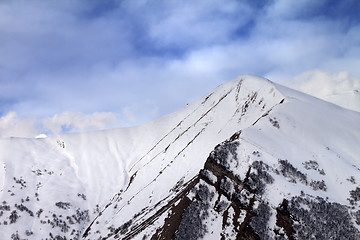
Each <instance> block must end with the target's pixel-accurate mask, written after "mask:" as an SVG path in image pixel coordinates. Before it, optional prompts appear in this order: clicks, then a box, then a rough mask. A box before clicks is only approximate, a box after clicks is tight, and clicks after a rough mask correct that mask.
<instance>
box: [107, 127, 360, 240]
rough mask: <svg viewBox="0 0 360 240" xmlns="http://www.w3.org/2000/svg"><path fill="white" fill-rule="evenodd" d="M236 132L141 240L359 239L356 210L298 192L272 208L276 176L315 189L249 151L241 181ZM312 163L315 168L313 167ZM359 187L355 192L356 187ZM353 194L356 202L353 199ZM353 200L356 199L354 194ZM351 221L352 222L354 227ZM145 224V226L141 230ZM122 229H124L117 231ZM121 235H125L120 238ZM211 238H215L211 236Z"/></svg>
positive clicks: (281, 164) (131, 229)
mask: <svg viewBox="0 0 360 240" xmlns="http://www.w3.org/2000/svg"><path fill="white" fill-rule="evenodd" d="M239 136H240V133H236V134H234V135H233V137H232V138H231V140H229V141H226V142H224V143H222V144H220V145H218V146H217V147H216V148H215V149H214V151H212V152H211V154H210V155H209V157H208V159H207V160H206V162H205V165H204V168H203V169H201V170H200V172H199V174H198V175H197V176H196V177H195V178H194V179H193V180H192V181H190V182H188V183H184V184H183V185H181V186H178V188H179V189H181V190H179V191H178V192H179V194H178V195H176V196H175V198H174V199H172V200H170V201H169V202H170V203H171V204H168V205H167V206H166V209H163V210H162V211H161V212H157V213H156V215H154V216H152V217H154V218H159V217H161V214H163V213H168V214H167V216H166V218H165V220H164V224H163V225H162V226H161V227H159V228H158V229H157V231H156V232H154V233H153V234H152V235H143V239H181V240H182V239H186V240H195V239H211V238H212V234H213V233H214V231H216V230H219V229H221V230H220V236H219V237H220V238H219V239H244V240H245V239H324V240H325V239H354V240H356V239H359V238H360V231H359V230H358V225H359V222H357V223H356V221H359V220H358V219H357V218H358V217H359V212H354V211H352V209H351V207H349V206H347V205H341V204H339V203H332V202H330V201H328V200H327V199H323V198H321V197H317V196H311V195H305V194H303V193H302V194H301V195H299V196H291V197H289V198H284V199H283V200H282V202H281V203H280V204H279V205H277V206H273V205H271V203H270V202H269V200H268V198H267V196H266V195H264V193H265V192H266V190H267V188H271V187H272V184H274V177H281V178H285V179H286V181H288V182H289V183H297V182H300V183H302V184H304V185H306V186H308V187H309V188H312V189H313V190H314V191H318V190H320V191H326V188H325V187H314V186H315V185H314V184H311V183H312V182H314V181H309V180H308V179H307V176H306V174H304V173H302V172H301V171H299V170H298V169H296V168H295V167H294V166H293V165H292V164H291V163H289V162H288V161H286V160H278V165H277V168H274V167H270V166H269V165H267V164H265V163H264V162H262V161H261V160H260V159H261V153H260V152H259V151H255V152H253V153H252V155H253V156H255V157H256V158H260V159H259V160H257V161H253V162H252V164H251V165H250V166H249V167H248V169H247V172H246V175H245V178H243V179H241V177H240V176H239V175H237V173H236V172H237V171H236V170H237V168H236V167H235V168H234V167H233V166H239V167H241V166H240V165H241V162H242V161H243V159H239V157H238V155H237V151H238V148H240V147H241V144H240V142H239V140H238V138H239ZM313 165H316V164H314V163H313ZM357 189H358V188H357ZM355 192H356V191H353V192H352V194H351V196H354V197H353V198H354V201H356V200H357V197H355V195H356V194H355ZM356 196H357V195H356ZM354 219H355V223H354ZM147 224H148V223H145V222H144V223H142V224H140V225H131V223H130V224H129V226H128V228H127V229H126V230H125V231H122V232H120V234H118V233H119V231H114V235H109V236H108V237H110V238H114V239H131V238H132V237H135V236H137V235H141V233H142V230H145V226H146V225H147ZM140 226H143V227H140ZM121 229H122V230H123V227H121ZM121 234H124V235H121ZM213 239H215V238H213Z"/></svg>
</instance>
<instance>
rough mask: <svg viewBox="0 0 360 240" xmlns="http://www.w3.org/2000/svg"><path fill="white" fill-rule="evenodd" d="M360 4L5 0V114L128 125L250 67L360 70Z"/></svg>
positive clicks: (280, 76)
mask: <svg viewBox="0 0 360 240" xmlns="http://www.w3.org/2000/svg"><path fill="white" fill-rule="evenodd" d="M358 5H359V4H357V5H356V4H355V1H351V0H346V1H345V0H344V1H335V2H332V3H331V5H329V4H328V3H327V1H309V0H306V1H305V0H300V1H286V0H275V1H268V2H266V3H264V2H262V1H236V0H225V1H221V2H219V1H216V0H210V1H209V0H201V1H190V0H186V1H165V0H159V1H147V0H139V1H126V0H125V1H116V0H111V1H106V3H104V2H103V1H96V0H95V1H88V2H87V3H86V4H84V3H83V2H80V1H71V0H63V1H56V0H49V1H40V0H34V1H25V0H14V1H2V2H0V16H1V21H0V36H1V38H0V56H1V58H0V116H1V115H5V114H7V113H8V112H9V111H15V112H17V113H18V114H19V115H21V116H27V117H28V118H31V117H33V118H36V119H46V118H52V117H54V116H55V115H56V114H58V115H61V114H59V113H64V112H79V113H82V114H84V115H91V114H92V113H94V112H111V113H114V114H115V115H117V116H118V117H119V118H120V119H122V121H120V123H119V124H120V125H121V126H128V125H134V124H138V123H142V122H144V121H147V120H150V119H152V118H154V117H158V116H160V115H163V114H165V113H169V112H172V111H175V110H176V109H178V108H180V107H182V106H184V105H185V104H186V103H188V102H190V101H193V100H194V99H196V98H199V97H201V96H202V95H205V94H206V93H207V92H209V91H210V90H211V89H213V88H215V87H216V86H217V85H219V84H221V83H223V82H224V81H227V80H230V79H232V78H234V77H236V76H237V75H239V74H243V73H250V74H256V75H261V76H265V77H267V78H269V79H271V80H273V81H276V82H279V83H282V84H285V85H286V81H287V80H288V79H291V77H292V76H295V75H299V74H301V73H302V72H305V71H309V70H311V69H322V70H324V71H329V72H341V71H347V72H349V73H351V74H353V75H355V76H360V68H359V67H358V66H359V65H360V59H359V57H358V56H359V54H360V44H359V43H360V36H359V34H358V32H359V31H360V17H359V14H358V10H360V9H359V6H358ZM334 9H335V10H336V11H335V10H334ZM129 106H130V109H127V108H129ZM68 117H70V116H68ZM73 119H74V121H75V120H76V119H77V118H76V117H74V118H73ZM54 121H55V120H54ZM57 121H60V120H57ZM63 121H64V120H63ZM54 124H55V123H54ZM57 128H58V127H57Z"/></svg>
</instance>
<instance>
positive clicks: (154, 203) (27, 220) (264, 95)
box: [0, 75, 360, 239]
mask: <svg viewBox="0 0 360 240" xmlns="http://www.w3.org/2000/svg"><path fill="white" fill-rule="evenodd" d="M359 123H360V113H358V112H354V111H349V110H346V109H343V108H341V107H339V106H336V105H333V104H331V103H327V102H324V101H321V100H319V99H316V98H314V97H311V96H309V95H306V94H303V93H300V92H297V91H294V90H291V89H288V88H285V87H283V86H280V85H277V84H274V83H272V82H270V81H268V80H266V79H263V78H260V77H255V76H249V75H243V76H239V77H238V78H236V79H234V80H232V81H229V82H227V83H225V84H223V85H221V86H219V87H218V88H216V89H215V90H214V91H213V92H211V93H210V94H209V95H207V96H206V97H204V98H202V99H199V100H198V101H196V102H193V103H191V104H189V105H187V106H186V107H184V108H183V109H180V110H179V111H177V112H175V113H172V114H169V115H166V116H163V117H161V118H159V119H156V120H153V121H151V122H149V123H146V124H144V125H141V126H138V127H133V128H125V129H112V130H105V131H96V132H88V133H72V134H63V135H59V136H51V137H48V138H42V139H19V138H9V139H1V140H0V162H1V163H2V164H0V167H1V169H0V188H1V192H0V194H1V195H0V239H11V238H12V237H13V238H16V237H17V236H18V237H20V238H28V239H46V238H49V239H51V238H56V237H57V236H58V237H66V239H77V238H81V236H83V234H85V235H84V237H86V238H87V239H98V238H99V237H105V236H108V237H109V238H110V239H114V238H118V237H119V234H120V235H121V234H128V229H127V227H126V225H127V224H128V225H131V224H133V226H134V229H135V230H137V231H135V232H136V234H135V233H134V234H133V235H128V236H131V237H134V238H135V239H142V238H143V236H144V235H148V236H151V235H152V234H154V232H155V231H156V230H157V229H158V228H160V227H161V226H163V224H164V221H165V220H166V216H168V215H169V214H171V212H170V210H169V209H170V208H168V207H167V206H168V205H169V204H175V203H176V201H177V200H178V199H177V197H176V196H177V195H178V193H179V191H182V190H183V189H184V188H185V187H186V186H187V185H186V184H188V183H191V181H192V180H193V179H194V178H195V177H196V176H197V175H198V173H199V171H200V170H201V169H203V168H204V164H205V162H206V161H207V159H208V157H209V156H210V155H211V152H212V151H213V150H214V148H215V146H217V145H218V144H220V143H222V142H224V141H226V140H228V139H230V138H231V137H232V136H234V134H237V135H236V136H237V139H236V142H237V143H238V144H239V145H238V147H237V148H236V154H235V155H236V159H240V160H239V161H238V162H234V163H230V165H229V167H230V169H231V171H232V172H233V173H234V174H236V175H237V176H238V177H239V178H240V179H245V178H246V174H247V172H248V169H249V167H250V166H251V165H252V164H253V163H254V162H255V161H259V160H261V161H262V162H264V163H266V165H267V166H268V168H269V169H273V170H271V171H273V174H272V177H273V178H274V181H273V183H271V184H269V185H268V186H267V187H266V190H265V193H264V196H265V197H264V198H266V199H267V201H268V202H269V203H270V204H271V205H272V206H274V207H276V206H279V205H280V204H281V202H282V201H283V199H284V198H287V199H289V198H291V197H292V196H300V195H304V194H307V195H309V196H319V197H321V198H324V199H328V201H330V202H337V203H340V204H342V205H346V206H349V212H350V213H351V214H352V213H356V211H359V210H360V207H359V204H360V202H359V201H358V200H357V199H353V202H352V203H351V202H350V200H351V199H352V198H351V196H350V192H351V191H355V190H356V189H357V187H360V158H359V156H360V148H359V146H360V124H359ZM233 140H234V139H233ZM287 161H288V162H290V163H291V164H292V166H293V167H294V168H296V169H298V170H299V172H301V173H303V174H304V175H306V178H307V180H306V182H305V181H303V182H302V181H301V177H300V180H299V179H297V178H296V179H291V178H292V177H291V176H290V177H289V176H287V175H286V174H285V175H286V176H285V175H284V174H276V169H278V168H279V167H281V164H283V163H284V162H287ZM2 166H4V167H2ZM269 171H270V170H269ZM300 176H302V175H300ZM359 191H360V188H359ZM189 194H190V193H189ZM190 195H191V194H190ZM190 195H189V196H190ZM190 197H191V196H190ZM359 200H360V192H359ZM214 216H215V213H214ZM149 219H150V220H149ZM216 221H220V220H215V222H216ZM271 221H275V220H274V219H272V220H271V219H270V222H271ZM359 221H360V220H359ZM148 223H149V224H148ZM146 224H148V225H146ZM208 225H209V228H210V229H211V230H212V232H211V231H208V232H207V233H206V234H207V235H205V236H204V239H219V237H220V236H221V234H222V233H223V232H222V231H223V229H221V228H217V227H216V224H215V223H214V224H212V223H209V224H208ZM273 225H274V223H273ZM119 226H124V227H123V229H119ZM144 226H146V228H144ZM212 226H213V227H212ZM357 227H358V229H359V230H360V227H359V224H358V225H357ZM272 228H273V226H272V225H271V223H269V229H272ZM114 229H117V231H115V230H114ZM114 232H117V233H118V235H116V234H114ZM138 233H141V234H138ZM228 234H229V235H228V236H231V231H230V230H229V233H228ZM229 239H230V237H229Z"/></svg>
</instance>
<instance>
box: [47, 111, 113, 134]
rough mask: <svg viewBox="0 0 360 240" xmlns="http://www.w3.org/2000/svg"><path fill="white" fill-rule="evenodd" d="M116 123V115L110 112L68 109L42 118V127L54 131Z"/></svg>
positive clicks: (82, 128)
mask: <svg viewBox="0 0 360 240" xmlns="http://www.w3.org/2000/svg"><path fill="white" fill-rule="evenodd" d="M118 124H119V119H118V117H117V115H116V114H114V113H110V112H95V113H92V114H84V113H80V112H69V111H68V112H63V113H61V114H56V115H55V116H53V117H51V118H46V119H44V120H43V126H44V128H45V129H48V130H50V131H52V132H54V133H60V132H62V131H63V129H64V128H65V129H67V130H70V131H74V130H75V131H83V130H90V129H105V128H110V127H114V126H116V125H118Z"/></svg>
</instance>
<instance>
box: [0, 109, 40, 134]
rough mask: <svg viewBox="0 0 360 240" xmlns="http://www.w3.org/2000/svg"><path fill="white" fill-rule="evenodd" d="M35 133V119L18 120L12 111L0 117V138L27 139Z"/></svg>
mask: <svg viewBox="0 0 360 240" xmlns="http://www.w3.org/2000/svg"><path fill="white" fill-rule="evenodd" d="M37 132H38V130H37V128H36V120H35V119H31V118H26V119H24V118H20V117H19V116H18V115H17V113H16V112H13V111H11V112H8V113H7V114H6V115H4V116H2V117H0V138H1V137H4V138H5V137H29V136H35V135H36V134H37Z"/></svg>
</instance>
